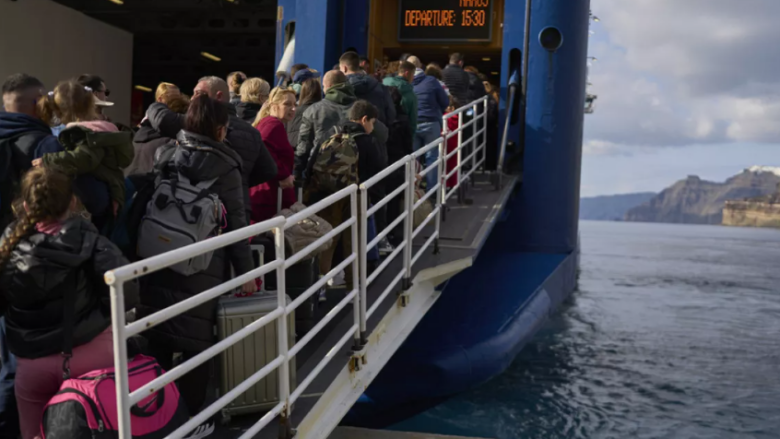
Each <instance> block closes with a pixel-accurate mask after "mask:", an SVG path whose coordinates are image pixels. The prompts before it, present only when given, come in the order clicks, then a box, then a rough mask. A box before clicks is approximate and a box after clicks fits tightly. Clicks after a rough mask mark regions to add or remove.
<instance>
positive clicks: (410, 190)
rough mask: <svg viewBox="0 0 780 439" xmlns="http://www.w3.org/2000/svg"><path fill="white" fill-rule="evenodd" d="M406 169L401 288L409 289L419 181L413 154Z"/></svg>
mask: <svg viewBox="0 0 780 439" xmlns="http://www.w3.org/2000/svg"><path fill="white" fill-rule="evenodd" d="M407 159H408V160H407V162H406V169H404V172H405V174H406V182H407V183H408V185H407V186H406V190H405V191H404V211H405V212H406V218H405V219H404V242H406V247H404V277H403V280H402V286H401V288H402V289H403V290H404V291H407V290H408V289H410V288H411V287H412V250H413V239H412V234H413V233H414V189H415V182H416V181H417V175H415V166H414V165H415V162H416V159H415V158H414V157H412V156H409V157H407Z"/></svg>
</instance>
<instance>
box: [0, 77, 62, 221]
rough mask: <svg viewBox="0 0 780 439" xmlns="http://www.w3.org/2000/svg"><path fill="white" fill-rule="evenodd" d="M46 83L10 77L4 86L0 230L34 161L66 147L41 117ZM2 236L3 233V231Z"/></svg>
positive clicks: (0, 125) (0, 133)
mask: <svg viewBox="0 0 780 439" xmlns="http://www.w3.org/2000/svg"><path fill="white" fill-rule="evenodd" d="M44 93H45V92H44V89H43V83H42V82H41V81H39V80H38V79H37V78H34V77H32V76H30V75H26V74H23V73H19V74H16V75H12V76H10V77H9V78H8V79H7V80H6V81H5V83H4V84H3V107H4V109H5V110H4V111H2V112H0V149H2V152H3V155H0V157H3V158H7V159H9V162H8V163H4V165H5V167H4V169H5V171H6V172H5V173H4V176H2V178H0V229H5V227H6V226H7V225H8V224H9V223H10V222H11V219H12V213H11V202H12V201H13V199H14V197H15V196H16V193H15V188H16V186H17V185H18V183H19V181H20V180H21V176H22V174H24V173H25V172H26V171H27V170H29V169H30V168H31V167H32V161H33V160H34V159H35V158H37V157H40V156H41V155H43V154H45V153H52V152H59V151H62V146H60V143H59V142H58V141H57V138H56V137H54V136H53V135H52V133H51V128H50V127H49V126H48V125H46V124H45V123H44V122H43V121H42V120H41V119H40V118H39V117H38V114H37V110H36V104H37V102H38V100H39V99H41V98H42V97H43V96H44ZM0 233H2V232H1V231H0Z"/></svg>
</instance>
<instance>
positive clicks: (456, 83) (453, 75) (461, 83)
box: [441, 53, 471, 105]
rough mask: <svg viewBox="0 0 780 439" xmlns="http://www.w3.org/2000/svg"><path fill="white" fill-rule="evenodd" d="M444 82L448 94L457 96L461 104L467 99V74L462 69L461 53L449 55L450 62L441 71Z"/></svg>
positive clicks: (467, 100) (468, 79)
mask: <svg viewBox="0 0 780 439" xmlns="http://www.w3.org/2000/svg"><path fill="white" fill-rule="evenodd" d="M441 76H442V79H443V80H444V84H446V85H447V88H449V90H450V94H451V95H453V96H455V97H456V98H458V100H459V101H460V102H461V103H462V104H464V105H465V104H466V103H468V102H471V101H469V97H470V96H469V82H470V79H471V78H470V77H469V74H468V73H467V72H466V71H464V70H463V55H461V54H460V53H453V54H452V55H450V63H449V65H447V67H445V68H444V70H442V72H441Z"/></svg>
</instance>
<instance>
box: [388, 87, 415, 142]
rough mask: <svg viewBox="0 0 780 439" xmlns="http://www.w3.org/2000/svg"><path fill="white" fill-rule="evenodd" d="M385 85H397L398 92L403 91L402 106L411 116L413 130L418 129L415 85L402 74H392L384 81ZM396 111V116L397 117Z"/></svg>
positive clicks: (407, 114)
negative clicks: (401, 75)
mask: <svg viewBox="0 0 780 439" xmlns="http://www.w3.org/2000/svg"><path fill="white" fill-rule="evenodd" d="M382 82H383V83H384V85H386V86H388V87H395V88H397V89H398V92H399V93H401V107H403V109H404V112H405V113H406V116H407V117H408V118H409V123H410V124H411V127H412V132H413V133H414V132H416V131H417V108H418V104H417V95H416V94H415V93H414V87H413V86H412V84H409V83H408V82H407V81H406V80H405V79H404V78H402V77H400V76H390V77H387V78H385V79H384V80H383V81H382ZM397 113H398V112H397V111H396V117H397Z"/></svg>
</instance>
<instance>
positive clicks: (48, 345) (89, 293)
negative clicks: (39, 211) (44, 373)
mask: <svg viewBox="0 0 780 439" xmlns="http://www.w3.org/2000/svg"><path fill="white" fill-rule="evenodd" d="M60 226H61V227H60V229H59V231H56V232H55V233H53V234H46V233H41V232H38V231H34V232H33V233H31V234H29V235H28V236H25V237H24V238H22V240H21V241H19V244H17V246H16V248H14V250H13V252H12V253H11V258H10V260H9V262H8V263H7V264H6V265H5V267H3V268H2V270H0V294H2V298H3V299H4V301H5V302H6V303H7V305H8V306H7V308H6V309H5V319H6V329H7V332H6V337H7V341H8V347H9V348H10V349H11V352H13V353H14V355H17V356H19V357H21V358H41V357H45V356H48V355H54V354H57V353H60V352H62V349H63V316H64V314H63V312H64V310H65V305H64V301H65V300H66V297H67V296H70V297H72V300H73V304H72V308H73V311H74V319H73V346H74V347H76V346H80V345H83V344H85V343H88V342H90V341H91V340H92V339H93V338H95V336H97V335H98V334H100V333H101V332H103V331H104V330H106V328H108V327H109V326H111V312H110V310H111V304H110V298H109V289H108V286H107V285H106V284H105V281H104V280H103V275H104V274H105V272H107V271H109V270H112V269H114V268H117V267H121V266H123V265H126V264H127V263H128V261H127V260H126V259H125V257H124V256H122V252H120V251H119V249H118V248H117V247H116V246H115V245H114V244H112V243H111V242H110V241H109V240H108V239H106V238H105V237H103V236H100V234H98V231H97V229H95V226H93V225H92V224H91V223H90V222H88V221H86V220H84V219H82V218H81V217H74V218H71V219H68V220H66V221H64V222H62V224H60ZM13 228H14V225H11V226H10V227H8V228H7V229H6V230H5V234H4V237H3V238H4V239H7V237H8V236H9V235H10V234H11V233H12V231H13ZM124 297H125V308H126V309H128V310H129V309H131V308H132V307H134V306H135V304H136V303H137V299H138V285H137V283H136V282H135V281H131V282H125V284H124Z"/></svg>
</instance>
